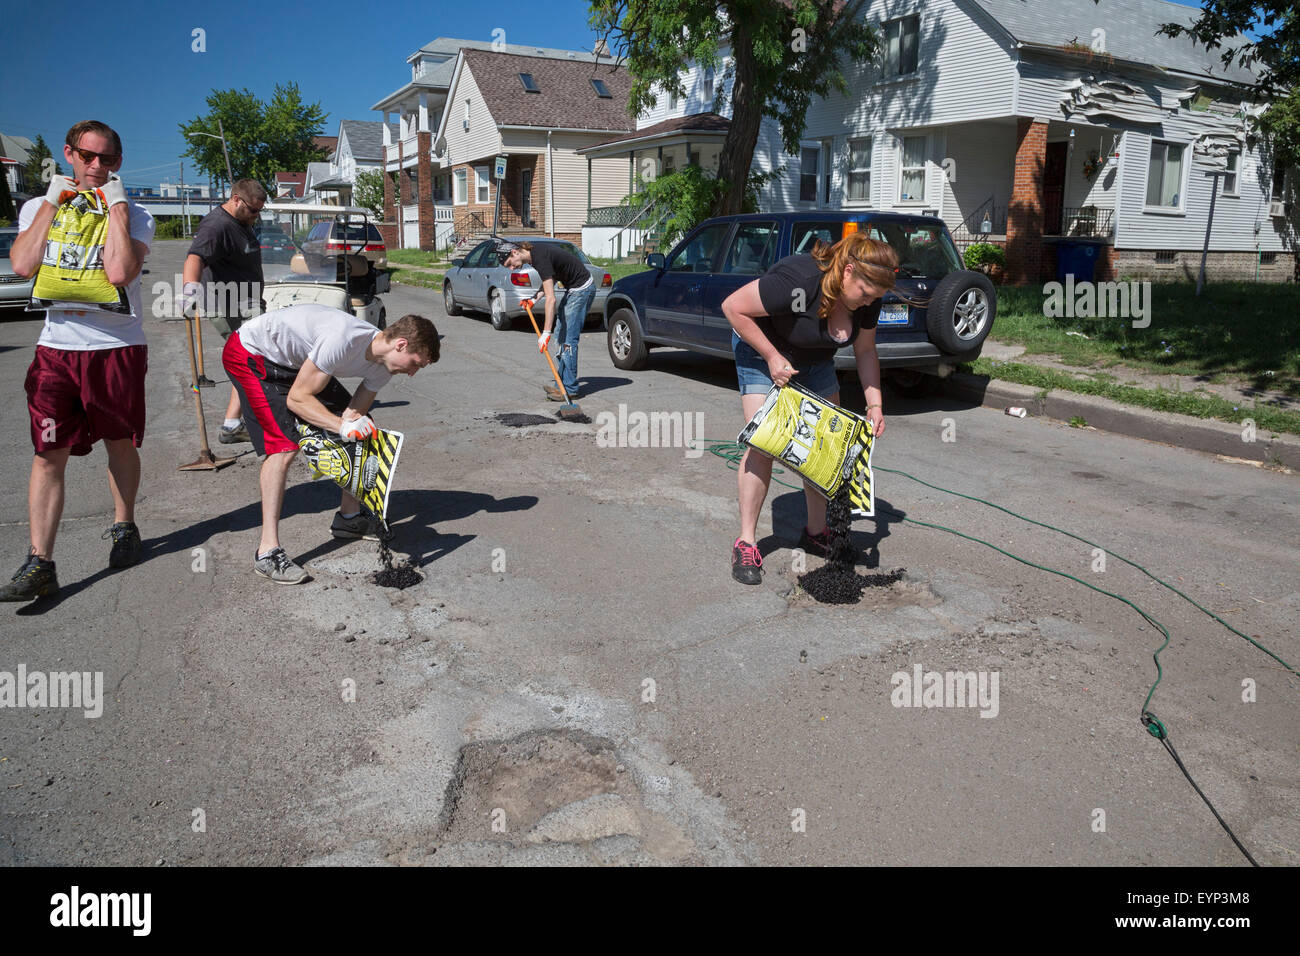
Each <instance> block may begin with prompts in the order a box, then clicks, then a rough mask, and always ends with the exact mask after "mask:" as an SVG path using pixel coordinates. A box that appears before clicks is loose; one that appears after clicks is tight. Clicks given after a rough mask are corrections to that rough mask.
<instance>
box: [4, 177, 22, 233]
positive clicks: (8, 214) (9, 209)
mask: <svg viewBox="0 0 1300 956" xmlns="http://www.w3.org/2000/svg"><path fill="white" fill-rule="evenodd" d="M17 218H18V212H17V210H15V209H14V197H13V196H11V195H10V194H9V175H8V174H7V173H6V172H5V171H4V170H2V169H0V224H3V225H6V226H7V225H9V223H11V222H13V221H14V220H15V219H17Z"/></svg>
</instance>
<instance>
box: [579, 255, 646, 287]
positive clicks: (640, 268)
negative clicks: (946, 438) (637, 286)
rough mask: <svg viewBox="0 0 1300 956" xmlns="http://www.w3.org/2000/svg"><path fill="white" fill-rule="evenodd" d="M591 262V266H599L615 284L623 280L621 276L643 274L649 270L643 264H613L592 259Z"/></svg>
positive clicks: (611, 261)
mask: <svg viewBox="0 0 1300 956" xmlns="http://www.w3.org/2000/svg"><path fill="white" fill-rule="evenodd" d="M591 262H592V265H597V266H600V267H601V268H602V269H604V270H605V271H606V272H608V273H609V274H610V277H611V278H612V279H613V280H614V281H615V282H617V281H618V280H619V279H621V278H623V276H630V275H633V274H634V273H637V272H645V271H646V269H648V268H649V266H647V265H646V264H645V263H644V262H615V261H614V260H613V259H592V260H591Z"/></svg>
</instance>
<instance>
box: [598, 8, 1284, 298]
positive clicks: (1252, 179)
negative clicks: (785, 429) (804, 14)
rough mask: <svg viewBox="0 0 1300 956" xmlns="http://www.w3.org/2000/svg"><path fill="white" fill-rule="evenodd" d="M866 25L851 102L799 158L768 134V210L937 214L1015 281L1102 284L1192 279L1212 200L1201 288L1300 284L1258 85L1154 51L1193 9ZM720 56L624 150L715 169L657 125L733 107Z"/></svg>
mask: <svg viewBox="0 0 1300 956" xmlns="http://www.w3.org/2000/svg"><path fill="white" fill-rule="evenodd" d="M864 13H865V16H866V17H867V18H868V20H869V21H870V22H872V24H873V25H874V26H875V27H876V28H877V31H878V35H879V36H880V38H881V41H882V49H881V53H880V56H879V58H878V59H877V61H876V62H874V63H859V64H851V65H850V66H849V67H848V68H847V69H846V79H847V81H848V86H849V92H848V95H847V96H841V95H839V94H834V95H831V96H828V97H826V98H824V99H815V100H814V101H813V102H812V104H811V106H810V108H809V110H808V112H807V128H806V130H805V132H804V136H803V139H802V141H801V143H800V148H799V150H798V152H797V153H796V154H794V155H791V154H789V153H787V152H786V151H785V149H784V147H783V146H782V144H781V141H780V138H779V135H778V132H777V127H776V124H775V122H773V121H771V120H765V121H764V122H763V126H762V129H761V131H760V135H759V141H758V145H757V148H756V150H755V155H754V168H755V170H756V171H761V172H766V171H769V170H773V169H777V168H780V167H784V169H783V172H782V174H781V175H780V176H778V177H777V178H776V179H775V180H774V181H773V182H772V183H770V184H769V185H768V187H767V189H766V190H765V191H764V193H763V196H762V208H764V209H769V210H789V211H797V210H800V209H810V210H811V209H819V208H823V209H863V210H871V209H881V210H896V211H908V212H918V213H925V214H930V215H936V216H939V217H941V218H942V219H943V220H944V221H945V222H946V223H947V224H948V226H949V229H950V230H951V231H952V232H953V234H954V237H955V238H956V239H957V241H958V243H959V245H965V244H968V243H969V242H972V241H976V240H984V241H989V242H992V243H994V244H997V245H1001V246H1003V247H1005V249H1006V251H1007V256H1008V270H1007V271H1008V275H1007V279H1008V280H1010V281H1014V282H1035V281H1039V280H1041V279H1044V278H1053V277H1054V276H1055V272H1056V267H1057V261H1058V252H1060V253H1064V254H1066V255H1069V256H1071V257H1074V256H1077V255H1078V253H1079V252H1080V251H1082V252H1084V253H1086V254H1088V255H1089V257H1090V259H1091V261H1092V262H1093V263H1094V264H1095V267H1096V269H1095V273H1094V277H1095V278H1098V279H1105V278H1115V277H1118V276H1127V277H1134V278H1152V279H1157V280H1159V279H1165V278H1167V279H1170V280H1173V279H1185V278H1189V277H1191V278H1194V277H1195V274H1196V270H1197V268H1198V266H1199V262H1200V252H1201V245H1202V242H1203V241H1204V238H1205V234H1206V227H1207V224H1208V223H1209V219H1210V217H1209V209H1210V202H1211V193H1212V190H1214V189H1216V188H1217V192H1215V200H1214V217H1213V223H1212V228H1211V234H1210V253H1209V258H1208V263H1207V272H1208V274H1209V275H1210V277H1211V278H1217V279H1228V278H1254V277H1255V276H1256V275H1258V277H1259V278H1260V279H1265V280H1269V279H1272V280H1286V279H1290V278H1291V277H1292V276H1293V275H1294V274H1295V271H1296V243H1297V228H1296V216H1295V205H1294V202H1293V200H1294V194H1295V190H1296V182H1297V180H1296V174H1295V171H1294V170H1290V171H1288V170H1285V169H1281V168H1278V166H1277V165H1276V164H1275V163H1274V162H1273V161H1272V160H1271V159H1270V157H1269V155H1268V150H1267V144H1266V143H1264V142H1261V141H1258V140H1257V139H1256V138H1255V137H1254V136H1252V135H1251V134H1250V123H1249V115H1250V114H1251V112H1253V111H1255V110H1257V109H1258V107H1257V106H1255V105H1254V104H1253V103H1252V102H1251V100H1250V95H1249V92H1248V88H1249V85H1250V84H1251V83H1252V82H1253V79H1254V77H1253V75H1252V74H1251V73H1250V72H1248V71H1247V70H1244V69H1241V68H1239V67H1236V66H1232V67H1224V66H1223V64H1222V63H1221V62H1220V59H1219V52H1218V51H1215V50H1206V49H1205V48H1204V47H1201V46H1198V45H1196V44H1194V43H1193V42H1191V41H1190V40H1188V39H1186V38H1180V39H1173V38H1170V37H1165V36H1158V35H1156V31H1157V29H1158V28H1159V26H1160V24H1162V23H1165V22H1169V21H1173V20H1178V21H1181V22H1184V23H1190V22H1191V21H1192V20H1194V19H1195V18H1196V17H1197V16H1198V15H1199V10H1197V9H1195V8H1188V7H1183V6H1179V5H1176V4H1171V3H1167V2H1165V0H1096V2H1094V0H1052V2H1050V3H1049V2H1046V0H902V2H899V0H873V2H871V3H869V4H868V6H867V7H866V10H865V11H864ZM721 52H722V54H723V64H722V66H721V67H720V68H719V69H718V70H717V75H716V76H706V75H705V71H704V70H703V69H701V68H699V67H698V66H694V67H692V68H691V69H690V70H689V71H688V72H687V75H686V76H685V77H684V84H685V86H686V90H687V96H686V97H684V98H682V99H681V100H679V101H673V100H671V99H670V98H668V97H666V96H661V97H660V100H659V103H658V105H657V106H656V107H655V108H654V109H653V110H651V111H649V112H648V113H647V114H646V115H644V116H641V117H638V119H637V125H638V128H637V132H636V134H634V135H633V136H632V137H629V138H628V139H629V140H636V139H637V137H640V136H643V135H644V134H647V133H651V132H653V131H654V130H655V129H656V128H658V129H659V130H660V131H662V132H665V133H671V134H672V135H673V143H672V145H673V148H674V149H676V150H677V151H678V153H679V158H678V160H677V161H678V162H679V163H680V162H681V158H680V157H681V156H685V157H687V158H688V161H691V162H698V163H703V164H705V165H707V163H708V160H709V150H710V149H711V148H715V147H714V143H715V140H714V134H713V133H712V132H708V133H706V131H705V130H703V129H700V130H691V129H679V130H671V129H666V128H665V126H664V125H663V124H665V123H667V122H668V121H671V120H674V119H678V118H681V117H685V116H691V115H695V114H705V113H708V112H709V111H710V110H712V109H713V108H714V106H713V104H714V103H715V101H716V97H717V94H718V93H719V92H721V93H723V94H725V93H727V92H728V90H727V87H728V85H729V83H730V74H729V72H728V69H727V66H726V54H727V53H728V52H729V51H727V50H725V49H724V50H722V51H721ZM725 99H726V98H725V96H724V97H723V100H722V102H725ZM720 112H722V113H723V114H724V117H725V115H726V110H725V109H723V110H720ZM709 127H710V131H712V130H716V129H717V124H716V123H711V124H709ZM661 139H663V141H664V142H665V144H666V143H667V138H666V137H661ZM643 147H645V148H655V147H656V144H655V143H653V142H645V143H639V142H631V143H627V142H625V143H615V144H609V145H607V146H605V147H603V148H601V149H599V150H591V151H589V155H598V154H602V153H607V152H609V151H610V150H615V151H621V152H622V153H623V155H624V156H625V158H628V157H631V158H637V159H638V160H640V159H644V158H645V156H646V154H645V149H644V148H643ZM637 149H640V150H641V152H640V153H637V152H634V150H637ZM666 152H667V150H666V149H665V153H666ZM1215 174H1217V175H1215ZM1216 181H1217V187H1215V183H1216Z"/></svg>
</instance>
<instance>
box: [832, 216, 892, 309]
mask: <svg viewBox="0 0 1300 956" xmlns="http://www.w3.org/2000/svg"><path fill="white" fill-rule="evenodd" d="M812 256H813V258H814V259H816V260H817V265H818V267H819V268H820V269H821V270H822V273H823V275H822V283H821V286H822V301H821V306H820V307H819V308H818V310H817V316H818V318H822V319H825V318H829V317H830V314H831V310H832V309H833V308H835V304H836V303H837V302H839V300H840V294H841V292H842V291H843V285H844V267H845V266H847V265H849V264H852V266H853V271H854V272H856V273H858V275H860V276H862V278H864V279H866V280H867V281H868V282H870V283H871V284H872V285H874V286H878V287H880V288H882V289H884V290H885V291H886V292H888V291H889V290H890V289H892V288H894V283H895V282H896V281H897V274H896V273H895V271H894V270H895V269H897V268H898V253H897V252H895V251H894V248H893V246H891V245H890V244H889V243H887V242H882V241H881V240H879V239H872V238H870V237H869V236H867V235H866V233H862V232H851V233H849V234H848V235H847V236H845V237H844V238H843V239H841V240H840V241H839V242H837V243H835V244H834V245H827V244H826V243H824V242H821V241H820V240H819V241H818V242H817V244H816V245H814V246H813V250H812Z"/></svg>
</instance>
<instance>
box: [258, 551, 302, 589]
mask: <svg viewBox="0 0 1300 956" xmlns="http://www.w3.org/2000/svg"><path fill="white" fill-rule="evenodd" d="M253 570H254V571H256V572H257V573H258V574H260V575H261V576H262V577H264V578H270V579H271V580H272V581H274V582H275V583H276V584H302V582H303V581H306V580H307V578H309V577H310V576H311V575H309V574H308V573H307V572H306V571H304V570H303V569H302V568H300V567H298V565H296V564H294V563H293V559H292V558H290V557H289V556H288V555H287V554H285V553H284V548H273V549H272V550H271V553H270V554H268V555H267V556H266V557H264V558H256V559H255V560H254V563H253Z"/></svg>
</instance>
